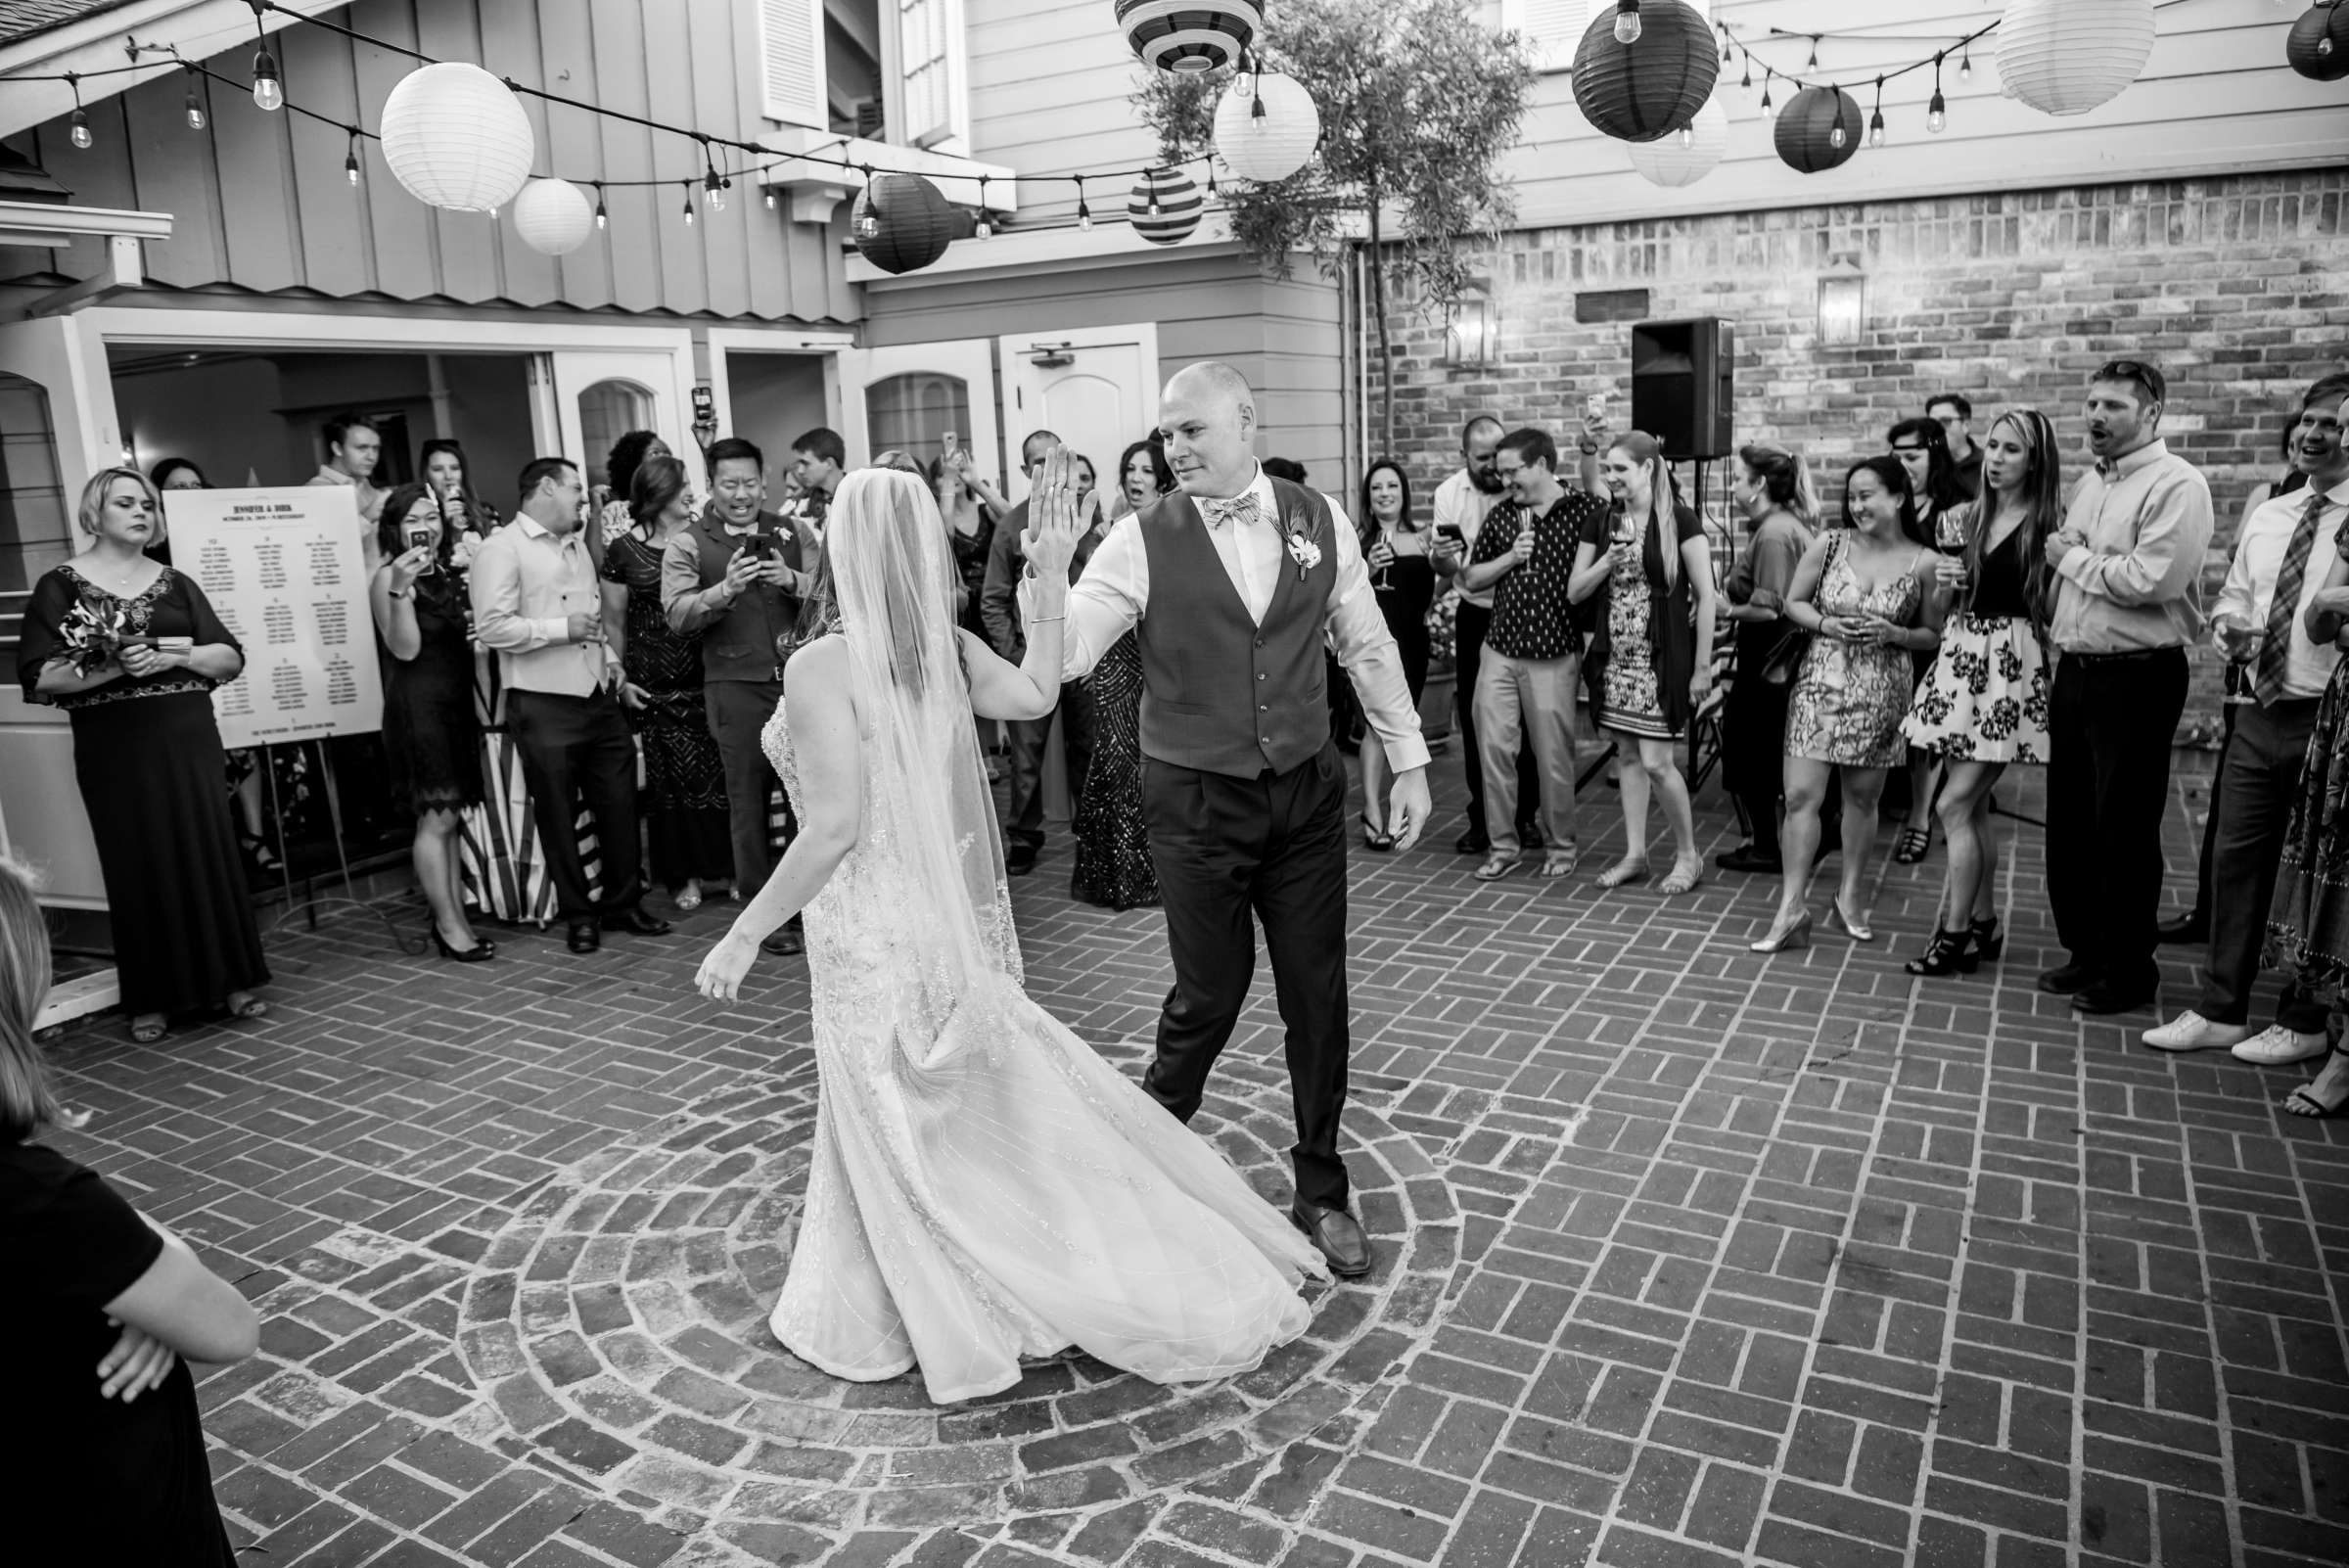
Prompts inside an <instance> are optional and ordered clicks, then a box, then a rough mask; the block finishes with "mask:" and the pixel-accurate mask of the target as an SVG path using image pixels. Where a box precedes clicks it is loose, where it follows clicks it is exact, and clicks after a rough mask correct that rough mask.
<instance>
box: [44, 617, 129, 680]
mask: <svg viewBox="0 0 2349 1568" xmlns="http://www.w3.org/2000/svg"><path fill="white" fill-rule="evenodd" d="M134 636H135V633H133V632H132V631H131V629H130V618H129V616H128V615H127V614H125V613H124V611H123V610H122V608H121V607H120V606H119V605H109V606H107V607H105V608H103V609H101V608H98V607H97V606H94V605H92V604H91V603H90V601H89V600H87V599H76V600H74V601H73V608H72V609H71V610H69V611H68V612H67V614H66V620H65V623H64V624H63V625H61V626H59V627H58V640H59V641H60V642H62V643H63V644H65V649H66V662H67V663H68V664H69V665H71V666H72V667H73V672H74V673H75V674H77V675H87V674H89V673H90V672H91V671H93V670H95V669H98V668H99V667H101V666H103V665H107V664H111V663H113V662H114V661H115V659H117V658H119V657H120V656H121V653H122V649H123V647H124V646H125V645H126V644H128V643H129V642H130V641H131V640H132V639H133V637H134Z"/></svg>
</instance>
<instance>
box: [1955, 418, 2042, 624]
mask: <svg viewBox="0 0 2349 1568" xmlns="http://www.w3.org/2000/svg"><path fill="white" fill-rule="evenodd" d="M2002 425H2011V426H2013V427H2014V433H2015V435H2016V436H2017V437H2019V438H2021V439H2022V442H2023V444H2024V445H2025V446H2026V447H2028V448H2030V452H2031V459H2030V464H2029V466H2028V467H2027V468H2025V469H2024V471H2023V484H2022V507H2023V523H2022V538H2021V540H2020V542H2019V548H2020V549H2021V550H2022V552H2023V603H2025V604H2026V605H2028V606H2030V608H2031V623H2032V624H2033V625H2034V626H2036V627H2037V628H2038V630H2039V632H2040V634H2041V636H2042V637H2043V638H2044V637H2045V636H2046V635H2047V630H2048V620H2049V613H2050V608H2051V607H2052V605H2053V604H2054V602H2055V569H2054V568H2053V567H2051V566H2050V565H2048V549H2047V545H2048V535H2049V534H2050V533H2052V532H2054V531H2055V530H2057V529H2059V528H2061V527H2062V526H2063V458H2062V455H2061V448H2060V447H2058V446H2057V445H2056V444H2055V426H2054V423H2053V422H2052V421H2050V419H2049V418H2048V416H2047V415H2045V414H2043V413H2041V412H2040V411H2039V410H2038V409H2036V408H2009V409H2008V410H2006V411H2005V412H2004V413H2003V414H2001V415H2000V416H1999V417H1998V418H1996V419H1994V420H1992V421H1991V422H1990V429H1989V430H1988V431H1987V432H1985V433H1984V438H1985V439H1988V438H1990V437H1993V436H1996V435H1998V433H1999V427H2000V426H2002ZM1974 504H1975V508H1976V511H1975V516H1974V527H1973V531H1972V536H1971V537H1969V538H1968V539H1967V540H1966V541H1965V557H1964V559H1965V580H1966V590H1965V608H1967V609H1971V608H1972V607H1973V602H1974V593H1975V591H1976V589H1977V588H1978V587H1979V586H1980V584H1981V581H1982V557H1983V555H1984V554H1985V553H1986V552H1987V551H1988V550H1989V548H1990V525H1991V524H1992V522H1993V521H1995V520H1996V519H1997V517H1998V511H1999V498H1998V495H1997V493H1996V492H1995V491H1993V490H1992V489H1991V488H1990V486H1989V484H1988V482H1987V481H1986V482H1985V483H1984V484H1983V487H1982V494H1981V497H1980V499H1979V500H1977V501H1976V502H1975V503H1974Z"/></svg>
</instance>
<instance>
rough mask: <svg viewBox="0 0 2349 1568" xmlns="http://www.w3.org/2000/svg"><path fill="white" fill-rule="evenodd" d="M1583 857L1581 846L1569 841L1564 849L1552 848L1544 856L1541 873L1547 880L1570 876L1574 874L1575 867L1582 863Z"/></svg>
mask: <svg viewBox="0 0 2349 1568" xmlns="http://www.w3.org/2000/svg"><path fill="white" fill-rule="evenodd" d="M1582 859H1583V852H1582V849H1581V847H1580V846H1578V845H1576V844H1574V843H1573V842H1571V841H1569V842H1568V843H1567V845H1566V847H1565V848H1564V849H1558V850H1551V851H1550V852H1549V853H1547V854H1544V855H1543V857H1542V870H1541V872H1540V873H1539V874H1540V875H1541V876H1542V877H1543V879H1544V880H1545V881H1546V880H1553V879H1555V878H1558V877H1570V876H1572V875H1574V868H1575V867H1576V866H1578V865H1580V864H1581V863H1582Z"/></svg>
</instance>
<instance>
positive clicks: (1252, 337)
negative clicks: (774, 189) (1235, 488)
mask: <svg viewBox="0 0 2349 1568" xmlns="http://www.w3.org/2000/svg"><path fill="white" fill-rule="evenodd" d="M1338 304H1339V295H1338V290H1337V288H1336V286H1335V285H1334V284H1332V283H1330V282H1328V281H1327V280H1325V279H1323V278H1322V277H1321V276H1320V275H1319V274H1318V273H1316V272H1315V271H1314V270H1313V267H1312V264H1311V263H1310V262H1304V261H1303V260H1302V259H1301V262H1300V265H1299V268H1298V270H1297V272H1296V275H1295V276H1293V277H1290V278H1286V279H1282V278H1272V277H1267V276H1264V275H1262V274H1261V273H1260V272H1259V271H1258V269H1257V267H1256V264H1255V263H1254V262H1253V261H1251V260H1249V259H1248V258H1247V257H1245V256H1242V255H1239V254H1233V253H1232V252H1231V250H1230V249H1229V248H1222V249H1221V250H1219V251H1218V252H1214V253H1192V254H1183V253H1181V252H1174V253H1171V254H1169V255H1168V256H1167V257H1166V258H1165V259H1163V260H1162V259H1159V258H1157V257H1152V258H1150V259H1148V260H1146V261H1140V262H1136V263H1134V264H1132V265H1129V266H1105V267H1089V268H1071V269H1068V270H1063V271H1049V272H1047V271H1041V270H1038V271H1035V272H1024V273H1005V274H1000V275H995V276H981V277H974V278H968V279H963V278H941V279H939V280H937V281H936V282H923V283H920V284H913V285H907V284H884V285H875V286H868V291H867V300H866V308H867V311H868V312H869V313H868V314H867V316H866V318H865V324H864V341H865V343H866V345H867V346H871V347H886V346H892V345H898V344H924V343H938V342H942V341H946V340H951V339H958V338H970V337H975V336H979V335H981V334H982V333H984V334H985V335H988V336H996V335H1000V336H1006V337H1010V336H1017V335H1020V334H1024V333H1039V334H1040V333H1049V332H1058V331H1069V330H1079V329H1084V328H1089V327H1103V326H1114V325H1116V324H1118V323H1121V322H1128V321H1133V320H1136V319H1145V320H1151V321H1155V322H1157V323H1158V375H1159V380H1160V381H1161V382H1162V383H1163V382H1164V381H1165V380H1166V378H1167V377H1169V376H1172V375H1174V372H1176V371H1177V370H1180V369H1181V368H1182V367H1183V366H1185V365H1187V364H1192V363H1195V362H1197V361H1199V360H1202V359H1221V360H1223V361H1225V362H1227V363H1229V364H1230V365H1232V366H1233V367H1235V368H1236V369H1238V370H1239V372H1240V373H1241V374H1242V375H1244V376H1246V377H1247V378H1248V382H1249V385H1250V386H1252V387H1254V388H1255V389H1256V393H1257V409H1258V420H1259V423H1260V425H1261V426H1262V428H1263V434H1262V437H1261V438H1260V439H1259V441H1258V443H1257V447H1258V450H1259V452H1260V453H1262V454H1263V455H1265V456H1267V457H1270V456H1281V457H1294V458H1295V459H1297V460H1298V461H1299V462H1301V463H1303V464H1305V466H1306V467H1307V468H1308V469H1309V470H1311V471H1312V475H1313V479H1314V480H1315V481H1316V482H1317V483H1319V484H1324V485H1328V486H1331V487H1335V486H1336V485H1337V484H1338V483H1339V476H1340V474H1341V473H1342V472H1343V464H1344V458H1343V453H1344V450H1345V410H1346V389H1345V385H1344V382H1345V376H1344V371H1343V368H1342V366H1341V364H1340V360H1339V350H1340V346H1341V343H1342V333H1341V329H1340V322H1339V310H1338ZM1007 417H1008V418H1009V419H1010V422H1009V423H1006V424H1004V426H1003V427H1002V428H1003V430H1004V432H1005V438H1006V441H1007V442H1008V441H1011V440H1016V439H1017V438H1018V434H1017V433H1016V432H1014V431H1013V430H1012V429H1011V424H1013V423H1016V422H1017V420H1016V416H1007ZM1133 434H1134V435H1135V436H1136V437H1139V436H1140V435H1141V434H1142V432H1140V431H1135V432H1134V433H1133Z"/></svg>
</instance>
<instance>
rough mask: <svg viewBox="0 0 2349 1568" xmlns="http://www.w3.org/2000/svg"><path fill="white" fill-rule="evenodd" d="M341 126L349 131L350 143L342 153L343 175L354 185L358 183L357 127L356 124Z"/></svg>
mask: <svg viewBox="0 0 2349 1568" xmlns="http://www.w3.org/2000/svg"><path fill="white" fill-rule="evenodd" d="M343 128H344V129H345V131H348V132H349V133H350V145H349V146H348V147H347V148H345V150H344V154H343V177H344V178H345V179H347V180H348V181H350V183H351V184H353V185H356V184H358V183H359V128H358V127H357V126H356V125H345V126H344V127H343Z"/></svg>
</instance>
